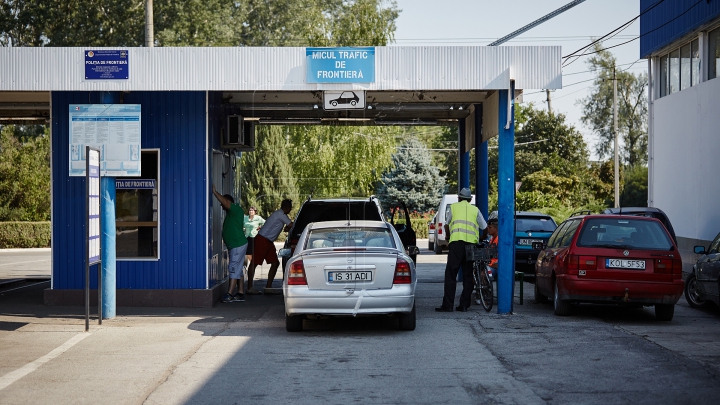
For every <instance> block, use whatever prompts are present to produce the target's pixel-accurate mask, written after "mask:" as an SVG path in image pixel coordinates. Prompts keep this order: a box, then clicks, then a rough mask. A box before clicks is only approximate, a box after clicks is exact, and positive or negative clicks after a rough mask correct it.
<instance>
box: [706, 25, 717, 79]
mask: <svg viewBox="0 0 720 405" xmlns="http://www.w3.org/2000/svg"><path fill="white" fill-rule="evenodd" d="M708 45H709V46H708V59H709V63H708V80H710V79H714V78H716V77H717V76H718V71H720V28H718V29H715V30H713V31H710V32H709V33H708Z"/></svg>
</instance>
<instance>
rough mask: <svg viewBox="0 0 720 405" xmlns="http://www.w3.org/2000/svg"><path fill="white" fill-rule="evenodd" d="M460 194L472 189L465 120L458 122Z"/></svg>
mask: <svg viewBox="0 0 720 405" xmlns="http://www.w3.org/2000/svg"><path fill="white" fill-rule="evenodd" d="M458 140H459V142H458V153H459V155H458V190H457V191H458V193H459V192H460V190H462V189H463V188H465V187H468V188H469V187H470V152H465V120H458Z"/></svg>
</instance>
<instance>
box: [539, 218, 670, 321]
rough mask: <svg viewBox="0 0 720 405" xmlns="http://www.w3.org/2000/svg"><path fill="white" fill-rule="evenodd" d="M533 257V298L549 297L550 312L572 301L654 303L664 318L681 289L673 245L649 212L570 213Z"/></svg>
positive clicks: (567, 309) (562, 311)
mask: <svg viewBox="0 0 720 405" xmlns="http://www.w3.org/2000/svg"><path fill="white" fill-rule="evenodd" d="M541 247H542V248H543V250H542V252H540V255H539V256H538V259H537V262H536V263H535V272H536V279H535V301H537V302H545V301H547V297H552V298H553V304H554V308H555V314H556V315H561V316H562V315H569V314H570V311H571V309H572V303H577V302H590V303H611V304H619V305H627V306H633V307H638V306H651V305H654V306H655V317H656V318H657V319H658V320H661V321H670V320H672V318H673V315H674V313H675V304H676V303H677V301H678V300H679V299H680V296H681V295H682V292H683V286H684V283H683V280H682V260H681V259H680V254H679V252H678V248H677V245H676V244H675V242H674V241H673V239H672V237H671V236H670V234H669V233H668V231H667V229H666V228H665V227H664V226H663V224H662V223H661V222H660V221H658V220H657V219H655V218H647V217H635V216H622V215H604V214H601V215H585V216H574V217H571V218H569V219H568V220H566V221H565V222H563V223H562V224H561V225H560V226H559V227H558V228H557V229H556V230H555V232H553V234H552V236H550V239H548V242H547V245H546V246H545V245H543V246H541Z"/></svg>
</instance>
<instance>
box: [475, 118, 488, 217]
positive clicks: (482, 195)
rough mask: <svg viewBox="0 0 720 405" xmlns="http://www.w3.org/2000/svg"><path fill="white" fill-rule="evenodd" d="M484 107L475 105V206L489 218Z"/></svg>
mask: <svg viewBox="0 0 720 405" xmlns="http://www.w3.org/2000/svg"><path fill="white" fill-rule="evenodd" d="M482 119H483V105H482V104H476V105H475V206H477V207H478V209H480V212H481V213H482V214H483V218H486V219H487V217H488V182H489V180H488V179H489V176H488V146H487V142H483V141H482V127H483V120H482Z"/></svg>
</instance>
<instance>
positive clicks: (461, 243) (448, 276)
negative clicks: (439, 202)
mask: <svg viewBox="0 0 720 405" xmlns="http://www.w3.org/2000/svg"><path fill="white" fill-rule="evenodd" d="M458 201H459V202H457V203H455V204H452V205H451V206H450V210H449V211H448V212H447V213H446V218H445V224H446V225H445V232H446V234H447V235H450V239H449V242H450V243H449V245H448V248H449V251H448V259H447V264H446V265H445V287H444V295H443V301H442V305H440V306H439V307H437V308H435V311H438V312H452V311H453V305H454V302H455V290H456V288H457V282H456V281H455V280H456V279H457V274H458V271H459V270H460V266H462V267H463V290H462V293H461V294H460V305H459V306H458V307H457V308H455V309H456V310H457V311H461V312H465V311H467V310H468V308H469V307H470V301H471V295H472V291H473V285H474V281H473V274H472V270H471V269H472V268H473V262H472V261H471V260H468V259H469V257H468V256H467V255H466V253H465V246H468V245H475V244H477V243H478V241H479V240H480V231H482V230H483V229H485V228H486V227H487V224H486V222H485V219H484V218H483V216H482V213H481V212H480V210H479V209H478V208H477V207H476V206H474V205H472V204H470V201H472V194H470V189H469V188H463V189H462V190H460V193H459V194H458Z"/></svg>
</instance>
